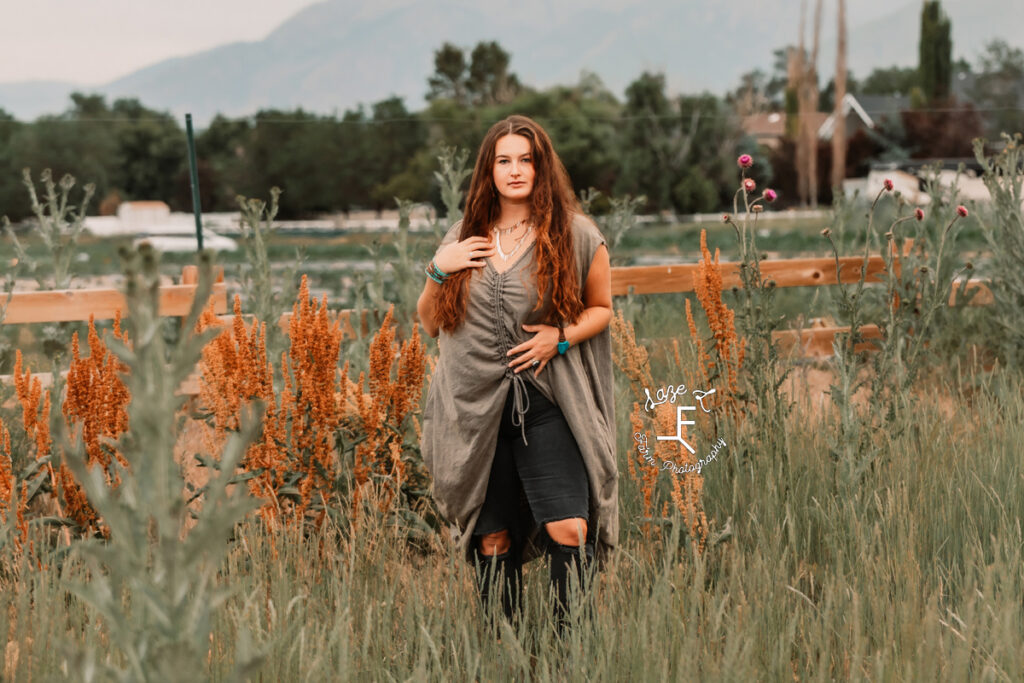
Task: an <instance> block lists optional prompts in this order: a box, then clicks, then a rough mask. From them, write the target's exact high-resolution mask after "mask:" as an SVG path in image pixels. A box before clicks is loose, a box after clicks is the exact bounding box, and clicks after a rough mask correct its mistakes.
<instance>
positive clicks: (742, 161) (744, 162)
mask: <svg viewBox="0 0 1024 683" xmlns="http://www.w3.org/2000/svg"><path fill="white" fill-rule="evenodd" d="M736 164H737V165H738V166H739V167H740V168H750V167H751V166H753V165H754V157H752V156H750V155H749V154H741V155H740V156H739V158H738V159H736Z"/></svg>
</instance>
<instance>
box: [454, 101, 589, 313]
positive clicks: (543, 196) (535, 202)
mask: <svg viewBox="0 0 1024 683" xmlns="http://www.w3.org/2000/svg"><path fill="white" fill-rule="evenodd" d="M506 135H521V136H523V137H524V138H526V139H527V140H529V141H530V149H531V151H530V158H531V159H532V162H533V168H534V179H533V192H532V193H531V194H530V222H531V223H533V225H534V229H535V230H536V233H537V236H536V242H535V245H534V249H535V252H534V255H535V257H536V262H537V292H538V293H541V292H549V291H550V301H551V306H552V311H551V314H552V315H553V316H555V318H556V319H557V320H561V321H562V322H563V323H564V324H566V325H569V324H573V323H575V322H576V320H577V319H579V316H580V314H581V313H583V301H582V299H581V298H580V293H579V289H580V282H579V277H578V276H577V273H576V256H575V252H574V251H573V239H572V219H573V215H574V214H576V213H581V209H580V205H579V202H578V201H577V200H576V195H575V194H573V191H572V183H570V182H569V174H568V173H567V172H566V170H565V166H564V165H563V164H562V160H561V159H559V158H558V154H556V153H555V149H554V147H553V146H552V144H551V138H549V137H548V134H547V132H545V130H544V129H543V128H541V126H540V124H538V123H537V122H536V121H534V120H533V119H530V118H528V117H526V116H518V115H515V116H510V117H508V118H507V119H505V120H503V121H499V122H498V123H496V124H494V125H493V126H491V129H490V130H489V131H487V135H485V136H484V140H483V142H482V143H481V144H480V151H479V152H478V153H477V156H476V166H475V167H474V168H473V178H472V180H471V181H470V184H469V194H468V195H467V197H466V209H465V212H464V215H463V219H462V229H461V231H460V232H459V237H458V239H459V241H460V242H461V241H462V240H465V239H468V238H469V237H473V236H480V237H488V238H489V237H490V235H491V228H492V227H493V226H494V224H495V223H496V222H497V221H498V218H499V217H500V215H501V202H500V199H501V197H500V195H499V194H498V189H497V187H495V185H494V160H495V147H496V146H497V144H498V140H499V139H501V138H503V137H504V136H506ZM476 270H477V268H465V269H463V270H460V271H458V272H456V273H453V274H452V275H451V276H450V277H449V278H448V279H447V280H445V282H444V284H443V285H441V291H440V292H439V293H438V296H437V303H436V306H435V315H436V317H437V322H438V326H439V327H440V328H441V329H442V330H445V331H446V332H451V331H454V330H455V329H456V328H458V327H459V326H460V325H461V324H462V322H463V320H465V317H466V303H467V297H468V296H469V278H470V277H472V276H473V273H474V272H476ZM545 298H546V297H544V296H538V298H537V305H536V306H534V309H533V310H537V309H538V308H540V307H541V305H542V303H543V301H544V300H545ZM550 322H551V324H555V322H556V321H555V320H552V321H550Z"/></svg>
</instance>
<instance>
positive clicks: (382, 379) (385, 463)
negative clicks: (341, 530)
mask: <svg viewBox="0 0 1024 683" xmlns="http://www.w3.org/2000/svg"><path fill="white" fill-rule="evenodd" d="M396 359H397V367H396ZM426 365H427V360H426V356H425V350H424V347H423V343H422V341H421V339H420V335H419V329H418V328H414V329H413V332H412V335H411V336H410V337H409V338H408V339H407V340H405V341H404V342H403V343H402V344H401V346H399V345H398V344H397V343H396V342H395V325H394V306H391V307H390V308H389V309H388V312H387V314H386V315H385V316H384V321H383V322H382V323H381V327H380V330H378V331H377V334H376V335H374V338H373V340H372V342H371V344H370V363H369V389H370V392H369V394H368V395H364V394H363V392H362V387H363V386H364V384H365V383H366V381H367V377H366V376H365V374H363V373H360V375H359V382H358V387H359V389H358V390H357V391H356V392H355V403H356V413H357V419H356V420H354V422H355V423H356V425H355V426H356V429H357V430H358V431H359V432H362V433H363V434H365V437H366V438H365V440H364V441H363V442H362V443H360V444H359V445H357V446H356V449H355V454H354V458H355V460H354V463H353V473H354V479H355V481H354V482H353V497H352V505H353V510H354V512H356V513H358V510H359V502H360V497H361V496H362V495H363V494H362V489H363V488H364V487H365V486H366V485H367V484H368V483H369V482H370V481H371V480H375V481H378V482H380V483H381V484H382V485H383V488H384V490H383V491H381V495H380V496H379V497H378V498H377V500H378V501H379V505H380V508H381V511H382V512H386V511H387V510H389V509H390V508H391V506H392V505H393V503H394V501H395V498H396V496H397V495H398V494H399V492H400V490H401V487H402V484H403V483H404V482H405V481H406V478H407V476H408V473H407V472H406V464H405V462H404V461H403V460H402V452H403V445H404V438H403V425H404V423H405V421H406V418H407V417H408V416H409V415H410V414H411V413H412V410H413V408H414V407H415V406H416V405H418V404H419V400H420V396H421V394H422V391H423V380H424V375H425V372H426Z"/></svg>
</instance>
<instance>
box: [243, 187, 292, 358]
mask: <svg viewBox="0 0 1024 683" xmlns="http://www.w3.org/2000/svg"><path fill="white" fill-rule="evenodd" d="M280 196H281V190H280V189H279V188H277V187H272V188H270V203H269V204H267V202H265V201H263V200H261V199H251V198H247V197H243V196H241V195H239V196H238V197H236V198H235V199H236V201H237V202H238V206H239V208H240V209H241V213H242V221H241V228H242V234H243V236H244V237H245V242H244V244H245V255H246V263H245V264H244V265H243V266H242V267H241V269H240V273H239V281H240V282H241V284H242V289H243V291H245V292H246V296H245V297H243V301H244V306H245V309H246V310H247V311H249V312H251V313H252V314H253V316H254V317H255V318H256V320H258V321H260V322H262V323H265V324H266V326H267V350H268V352H269V353H270V355H271V356H272V357H277V355H278V353H280V351H281V350H283V349H284V346H285V340H284V332H283V331H282V330H281V328H280V327H279V326H278V324H277V322H278V319H279V318H280V316H281V313H283V312H284V311H285V310H286V309H287V308H288V307H289V306H290V305H291V303H292V302H293V301H294V300H295V295H296V293H297V287H296V285H295V280H296V273H297V272H298V270H299V268H300V267H301V264H302V257H301V255H300V254H296V258H295V262H294V263H293V264H292V265H291V266H290V267H289V268H287V269H286V270H285V272H284V275H283V277H282V278H281V282H282V284H281V286H277V285H276V284H275V281H274V276H273V271H272V269H271V265H270V259H269V258H268V257H267V237H268V236H269V235H270V233H271V232H272V231H273V229H274V218H275V217H276V216H277V210H278V198H279V197H280Z"/></svg>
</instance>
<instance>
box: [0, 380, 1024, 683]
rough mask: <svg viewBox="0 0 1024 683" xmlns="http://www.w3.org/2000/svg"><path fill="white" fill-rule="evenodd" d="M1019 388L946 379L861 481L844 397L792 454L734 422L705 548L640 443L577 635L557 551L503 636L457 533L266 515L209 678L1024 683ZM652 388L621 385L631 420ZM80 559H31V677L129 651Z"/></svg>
mask: <svg viewBox="0 0 1024 683" xmlns="http://www.w3.org/2000/svg"><path fill="white" fill-rule="evenodd" d="M1019 386H1020V385H1019V383H1018V382H1017V381H1011V378H1009V377H993V378H989V379H988V380H986V381H985V382H984V383H982V384H981V385H980V386H977V387H973V388H970V389H968V388H966V387H964V386H958V385H956V384H955V383H953V382H949V381H942V382H936V384H934V386H931V385H929V386H927V387H923V388H922V390H921V391H920V392H919V394H920V395H919V396H917V397H914V398H911V399H909V400H910V401H912V405H910V406H908V412H907V413H906V415H905V416H904V417H902V418H901V420H902V421H901V422H900V423H899V424H894V425H892V429H891V430H887V431H883V432H880V433H878V434H877V435H876V437H875V442H876V444H877V447H878V454H877V459H876V461H875V462H874V464H873V465H872V467H871V469H870V471H869V472H868V473H867V474H866V475H865V477H864V478H863V480H862V481H860V482H859V483H858V485H857V486H856V487H852V488H847V489H844V488H843V486H841V485H840V484H839V477H838V476H837V463H836V461H835V459H834V458H833V456H832V455H830V452H829V446H828V439H827V435H828V434H829V433H832V432H834V431H835V429H836V417H835V416H834V415H832V414H830V413H831V411H824V412H818V411H813V410H812V409H810V408H809V407H804V408H801V409H798V410H796V411H795V412H794V413H793V414H792V416H791V418H790V420H789V422H788V425H787V431H786V434H785V441H786V443H788V444H789V449H790V457H789V460H788V465H787V466H786V467H783V466H782V465H781V464H780V462H779V461H777V460H774V459H771V458H770V457H768V456H766V454H764V453H761V452H758V450H757V447H756V439H753V438H751V436H750V435H749V434H744V433H743V429H742V427H741V428H739V430H738V431H737V432H736V433H735V434H733V433H727V434H726V436H725V438H726V440H727V441H728V442H729V443H730V447H729V448H728V449H727V450H726V451H725V454H724V458H721V459H720V460H719V461H718V462H715V463H713V465H712V466H709V467H707V469H706V470H705V488H704V501H705V506H706V512H707V516H708V518H709V520H712V525H713V528H717V529H718V530H719V531H720V530H721V529H722V528H723V527H727V528H728V529H729V533H727V534H725V535H724V537H723V538H722V540H721V541H720V542H718V543H717V544H714V545H711V544H709V548H708V550H707V551H706V552H705V553H704V554H703V555H700V554H697V553H696V552H695V551H694V550H693V549H692V547H691V546H690V545H689V544H688V543H686V542H685V540H684V539H685V534H686V529H685V525H684V524H682V523H681V519H680V518H679V515H678V513H676V514H674V515H671V516H669V517H668V518H665V519H660V518H658V519H655V520H654V522H655V526H654V531H653V532H652V533H650V534H649V535H645V534H644V533H643V531H642V526H643V523H644V521H645V520H644V519H642V518H641V515H640V500H639V499H640V497H641V492H640V490H639V484H638V483H637V482H635V481H633V480H631V479H630V477H629V476H628V475H627V474H626V472H627V471H628V465H627V463H626V459H627V458H629V457H631V452H630V449H629V447H628V444H627V445H626V447H624V448H622V450H621V451H620V471H621V472H622V482H621V491H620V494H621V512H622V529H623V533H622V537H621V539H620V540H621V546H620V548H619V550H618V552H617V553H616V554H615V556H614V560H613V562H612V563H611V565H610V566H609V567H608V569H607V571H605V572H604V573H603V574H602V575H601V582H600V587H599V589H598V590H597V592H596V597H595V598H594V602H595V605H596V617H595V618H594V620H593V621H592V622H589V623H586V624H584V625H581V626H578V627H577V628H576V629H575V630H574V631H573V632H572V635H571V637H570V638H569V640H568V642H567V643H559V642H557V641H556V640H555V639H554V636H553V631H552V629H551V625H550V623H549V622H548V619H549V617H548V614H549V607H548V604H547V603H546V601H545V598H544V596H543V591H544V590H545V588H546V572H545V569H544V567H543V564H542V562H541V561H538V562H535V563H534V564H532V565H528V568H527V572H526V585H527V596H528V599H527V610H528V619H527V620H526V621H525V623H524V625H523V627H522V629H521V630H520V631H519V632H517V633H512V632H509V631H505V632H503V634H502V638H501V642H500V643H499V642H496V641H495V638H494V637H493V636H492V635H489V634H488V633H487V632H486V631H485V630H484V629H483V627H482V626H481V617H480V615H479V614H478V612H477V604H476V596H475V592H474V588H473V585H472V578H471V574H470V570H469V568H468V567H467V566H463V565H462V564H461V561H460V560H458V559H456V558H455V557H454V554H453V553H452V552H451V548H449V547H448V545H449V544H448V543H447V542H446V541H445V537H444V536H443V535H438V536H437V537H435V538H434V539H433V541H432V542H431V543H430V544H429V545H428V546H426V547H422V546H420V547H413V546H410V545H409V544H408V543H407V542H406V538H405V536H404V534H403V533H401V532H400V531H399V530H397V529H396V528H395V527H393V526H389V525H387V524H386V523H385V522H383V521H382V520H372V519H371V520H368V521H367V522H366V524H365V526H362V527H360V528H358V529H354V530H352V531H350V532H349V533H347V534H345V533H341V532H340V531H339V530H337V529H325V530H324V531H323V533H322V534H321V535H319V536H314V537H311V538H305V539H302V538H298V537H295V536H294V535H291V536H289V535H288V534H287V533H278V534H268V533H267V532H264V531H262V530H260V528H258V526H257V525H255V524H250V525H247V526H245V527H244V528H243V529H241V530H240V531H239V533H238V536H237V537H236V538H235V540H234V542H233V543H232V544H231V548H230V551H229V553H228V557H227V559H226V561H225V562H224V564H223V565H222V568H221V572H220V573H219V575H218V578H217V586H218V587H220V588H224V589H226V590H228V591H229V592H230V595H231V597H229V598H228V599H227V601H226V602H225V603H224V605H223V607H222V608H221V609H219V610H218V612H217V618H216V620H215V622H214V624H213V636H212V638H211V641H210V652H209V659H208V669H207V673H208V675H209V677H210V678H211V680H227V677H228V674H229V672H231V671H232V670H233V667H234V665H235V664H237V663H238V662H239V661H240V659H242V658H244V657H246V656H248V655H249V654H251V653H254V652H258V653H261V654H262V657H263V658H262V659H261V660H260V661H258V662H257V663H256V664H255V665H254V669H253V670H252V672H251V673H250V675H249V677H248V678H249V680H346V679H355V680H509V679H512V678H514V679H517V680H572V681H576V680H580V681H582V680H693V681H697V680H712V681H736V680H780V681H781V680H920V681H933V680H997V681H1004V680H1005V681H1016V680H1021V679H1022V677H1024V655H1022V653H1021V651H1020V649H1019V644H1020V634H1021V633H1022V632H1024V569H1022V568H1024V563H1022V559H1024V558H1022V556H1021V553H1022V547H1024V536H1022V530H1021V522H1020V519H1021V516H1022V513H1024V471H1022V463H1021V460H1020V446H1019V445H1020V443H1022V440H1024V427H1022V425H1024V399H1022V397H1021V393H1020V389H1019ZM936 396H941V399H940V400H938V401H936V400H935V397H936ZM630 398H631V397H630V396H628V395H620V396H619V399H620V400H619V402H618V403H619V411H618V415H619V419H620V421H619V425H618V430H619V434H620V435H628V433H629V425H628V423H624V421H623V418H624V417H625V415H626V411H627V409H628V403H629V400H630ZM869 409H870V408H869ZM897 433H898V435H896V434H897ZM623 440H624V441H625V439H623ZM632 455H635V451H633V453H632ZM666 476H667V475H665V474H662V475H660V478H661V480H660V482H659V484H660V488H659V493H658V494H657V495H658V496H660V497H661V498H664V497H665V496H666V492H665V488H666V485H667V482H666V481H665V477H666ZM12 569H13V572H12ZM60 571H61V569H60V568H58V567H57V566H56V565H49V566H47V567H45V568H43V569H42V570H39V569H36V568H29V567H26V566H22V567H19V568H11V569H9V570H8V572H9V573H8V574H7V576H6V578H5V579H4V583H5V590H4V591H3V592H2V593H0V602H2V603H3V604H2V607H3V608H2V609H0V628H5V629H6V632H7V633H8V642H9V645H8V646H7V659H6V666H7V667H8V668H7V676H6V677H7V678H8V679H9V680H53V679H54V678H56V677H60V676H61V670H62V668H64V667H68V666H70V667H71V671H72V672H74V671H76V670H79V669H78V667H79V666H81V665H82V664H83V663H84V660H82V659H77V660H76V659H75V657H76V656H82V655H81V654H80V653H81V652H82V651H84V652H85V653H87V654H86V655H85V656H86V657H87V658H96V659H97V660H101V661H102V660H110V661H114V662H117V661H119V660H118V654H117V653H116V652H113V651H111V650H110V649H109V641H108V639H107V638H108V636H107V635H105V629H104V628H103V626H102V623H103V622H102V620H97V617H96V615H95V614H93V613H92V612H90V611H89V610H87V609H85V608H84V607H83V605H82V604H81V603H80V602H79V601H78V600H77V599H75V598H72V597H69V596H68V595H67V594H66V593H65V592H64V591H63V590H62V589H61V584H60V582H59V573H60ZM63 571H64V572H66V573H67V574H68V575H70V576H71V577H74V576H77V575H80V574H81V573H82V572H83V571H84V570H83V569H82V568H80V567H78V566H76V565H75V564H65V565H64V567H63ZM64 578H65V579H67V578H68V576H65V577H64ZM243 634H244V637H243ZM75 653H79V654H78V655H75ZM75 662H77V663H75ZM72 677H75V676H74V674H73V673H72Z"/></svg>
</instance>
